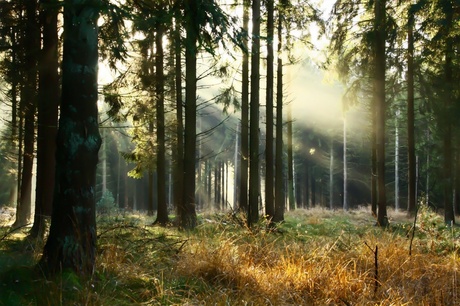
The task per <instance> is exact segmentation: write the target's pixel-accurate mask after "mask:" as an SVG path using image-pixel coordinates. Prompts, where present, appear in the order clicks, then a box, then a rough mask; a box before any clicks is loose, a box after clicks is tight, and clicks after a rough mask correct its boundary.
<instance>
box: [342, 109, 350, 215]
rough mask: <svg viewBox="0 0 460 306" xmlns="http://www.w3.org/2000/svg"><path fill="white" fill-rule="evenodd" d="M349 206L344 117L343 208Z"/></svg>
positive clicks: (344, 123) (346, 208) (345, 120)
mask: <svg viewBox="0 0 460 306" xmlns="http://www.w3.org/2000/svg"><path fill="white" fill-rule="evenodd" d="M349 208H350V207H349V206H348V163H347V119H346V117H345V114H344V117H343V210H345V211H347V210H348V209H349Z"/></svg>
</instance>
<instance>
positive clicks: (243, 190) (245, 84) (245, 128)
mask: <svg viewBox="0 0 460 306" xmlns="http://www.w3.org/2000/svg"><path fill="white" fill-rule="evenodd" d="M243 30H244V31H245V32H246V33H248V31H249V0H243ZM243 44H244V46H245V50H244V52H243V63H242V84H241V87H242V88H241V159H240V160H241V162H240V165H241V168H240V186H239V189H240V194H239V204H238V207H239V209H240V211H244V212H247V211H248V190H249V189H248V171H249V54H248V50H247V49H248V40H247V38H246V37H243Z"/></svg>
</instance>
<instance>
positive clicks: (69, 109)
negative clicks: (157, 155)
mask: <svg viewBox="0 0 460 306" xmlns="http://www.w3.org/2000/svg"><path fill="white" fill-rule="evenodd" d="M100 5H101V4H100V3H99V1H94V0H91V1H89V0H87V1H83V2H82V1H77V0H70V1H68V2H66V5H65V7H64V31H65V33H66V35H65V37H64V57H63V63H62V99H61V112H60V118H59V129H58V133H57V146H56V186H55V193H54V200H53V212H52V217H51V227H50V233H49V237H48V240H47V242H46V245H45V247H44V250H43V256H42V258H41V261H40V266H41V268H42V269H44V270H45V271H48V272H50V273H57V272H59V271H61V270H66V269H69V270H72V271H74V272H76V273H77V274H80V275H86V276H90V275H92V274H93V272H94V264H95V258H96V237H97V236H96V213H95V206H96V205H95V204H96V203H95V187H96V186H95V185H96V168H97V162H98V152H99V148H100V146H101V136H100V134H99V127H98V110H97V95H98V91H97V71H98V39H97V38H98V26H97V20H98V8H99V7H100Z"/></svg>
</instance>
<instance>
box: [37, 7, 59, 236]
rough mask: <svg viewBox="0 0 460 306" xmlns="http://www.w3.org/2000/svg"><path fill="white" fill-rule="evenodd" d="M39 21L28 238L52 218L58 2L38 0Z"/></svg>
mask: <svg viewBox="0 0 460 306" xmlns="http://www.w3.org/2000/svg"><path fill="white" fill-rule="evenodd" d="M40 3H41V4H42V10H41V11H40V23H41V25H42V29H43V46H42V50H41V55H40V63H39V89H38V90H39V92H38V99H39V101H38V137H37V179H36V182H37V183H36V194H35V215H34V225H33V226H32V229H31V231H30V236H31V237H34V238H36V237H42V236H43V235H44V232H45V220H46V218H49V217H51V211H52V203H53V192H54V190H53V188H50V186H54V183H55V182H54V181H55V180H54V175H55V172H54V171H50V169H55V167H56V159H55V155H56V133H57V121H58V104H59V93H60V90H59V72H58V68H59V55H58V33H57V14H58V11H57V3H56V1H55V0H41V2H40Z"/></svg>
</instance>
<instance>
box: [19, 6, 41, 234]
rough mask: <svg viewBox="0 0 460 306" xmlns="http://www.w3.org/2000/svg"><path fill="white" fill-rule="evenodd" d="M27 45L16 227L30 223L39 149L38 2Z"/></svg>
mask: <svg viewBox="0 0 460 306" xmlns="http://www.w3.org/2000/svg"><path fill="white" fill-rule="evenodd" d="M25 10H26V12H25V14H26V21H25V22H26V27H25V33H24V35H25V36H24V45H25V59H24V67H25V68H26V71H25V75H24V76H25V83H24V85H23V87H22V89H21V102H20V103H21V104H22V105H23V107H22V111H23V112H24V113H23V115H24V154H23V155H22V158H23V163H22V169H21V170H22V172H21V176H20V179H21V184H20V193H19V194H20V195H21V196H20V197H19V198H18V200H19V201H18V206H17V210H16V221H15V222H14V224H13V227H19V226H24V225H26V224H27V223H28V222H29V219H30V215H31V205H32V203H31V200H32V168H33V162H34V145H35V109H36V103H37V91H36V88H37V56H36V54H37V53H38V52H39V50H40V27H39V24H38V21H37V1H36V0H30V1H27V2H26V6H25Z"/></svg>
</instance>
